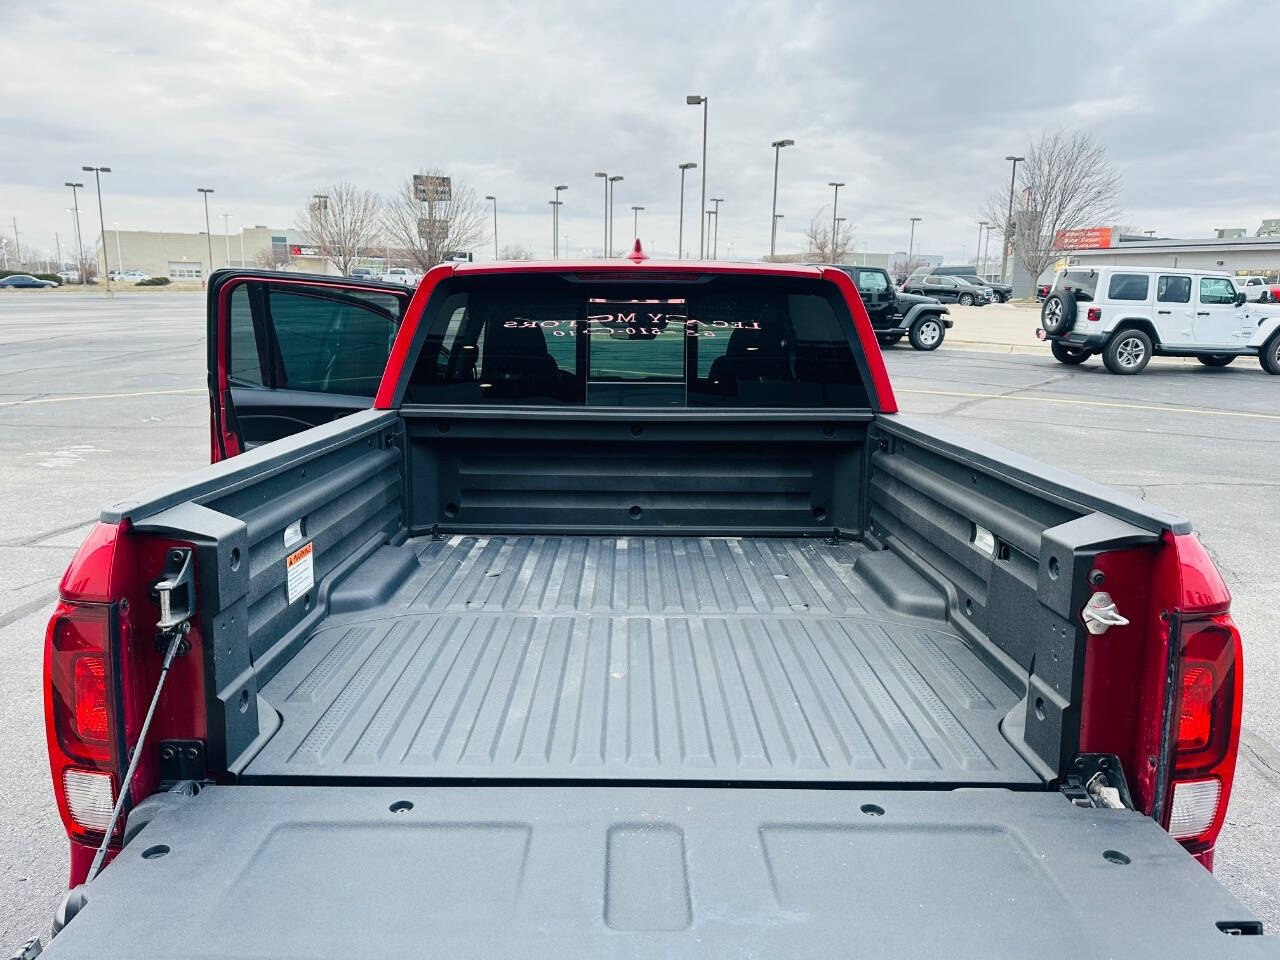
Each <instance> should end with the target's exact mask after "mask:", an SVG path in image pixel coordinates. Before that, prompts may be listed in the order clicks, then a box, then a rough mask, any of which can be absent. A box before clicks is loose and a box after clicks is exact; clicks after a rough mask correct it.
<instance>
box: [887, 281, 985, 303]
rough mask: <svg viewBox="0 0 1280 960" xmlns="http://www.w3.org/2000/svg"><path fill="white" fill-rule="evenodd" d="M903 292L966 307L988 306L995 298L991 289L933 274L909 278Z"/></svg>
mask: <svg viewBox="0 0 1280 960" xmlns="http://www.w3.org/2000/svg"><path fill="white" fill-rule="evenodd" d="M902 292H903V293H914V294H917V295H919V296H922V297H933V298H934V299H935V300H939V301H941V302H943V303H958V304H960V305H961V306H964V307H983V306H986V305H987V304H988V303H990V302H991V301H992V299H993V298H994V296H995V294H994V293H993V292H992V291H991V290H990V288H988V287H980V286H978V285H977V284H973V283H970V282H969V281H967V280H964V279H961V278H960V277H944V276H935V275H933V274H925V275H923V276H911V277H908V278H907V282H906V284H904V285H903V287H902Z"/></svg>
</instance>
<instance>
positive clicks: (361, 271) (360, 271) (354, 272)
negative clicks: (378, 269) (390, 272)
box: [347, 267, 378, 280]
mask: <svg viewBox="0 0 1280 960" xmlns="http://www.w3.org/2000/svg"><path fill="white" fill-rule="evenodd" d="M347 276H349V277H357V278H358V279H360V280H377V279H378V275H377V274H376V273H375V272H374V271H373V268H372V267H352V268H351V272H350V273H348V274H347Z"/></svg>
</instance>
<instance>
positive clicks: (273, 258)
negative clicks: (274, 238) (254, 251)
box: [253, 243, 293, 271]
mask: <svg viewBox="0 0 1280 960" xmlns="http://www.w3.org/2000/svg"><path fill="white" fill-rule="evenodd" d="M253 260H254V263H256V264H257V265H258V266H260V267H261V268H262V269H263V270H279V271H285V270H288V269H289V264H291V263H292V262H293V257H292V256H290V254H289V247H288V246H287V245H286V244H283V243H273V244H271V245H270V246H267V247H264V248H263V249H261V250H259V251H258V255H257V256H255V257H254V258H253Z"/></svg>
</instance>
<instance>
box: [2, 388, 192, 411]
mask: <svg viewBox="0 0 1280 960" xmlns="http://www.w3.org/2000/svg"><path fill="white" fill-rule="evenodd" d="M207 392H208V391H206V390H205V388H203V387H191V388H189V389H182V390H139V391H138V392H137V393H72V394H67V395H66V396H62V397H33V398H32V399H30V400H5V401H3V402H0V407H23V406H30V405H31V404H34V403H70V402H71V401H72V400H122V399H124V398H126V397H160V396H165V395H170V394H178V393H207Z"/></svg>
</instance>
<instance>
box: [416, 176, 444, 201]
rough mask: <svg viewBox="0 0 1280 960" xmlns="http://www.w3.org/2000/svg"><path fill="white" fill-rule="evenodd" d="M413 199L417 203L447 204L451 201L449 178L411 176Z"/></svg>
mask: <svg viewBox="0 0 1280 960" xmlns="http://www.w3.org/2000/svg"><path fill="white" fill-rule="evenodd" d="M413 197H414V199H415V200H417V201H418V202H419V203H448V202H449V201H450V200H452V199H453V181H452V180H451V179H450V178H449V177H430V176H424V175H423V174H421V173H415V174H414V175H413Z"/></svg>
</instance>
